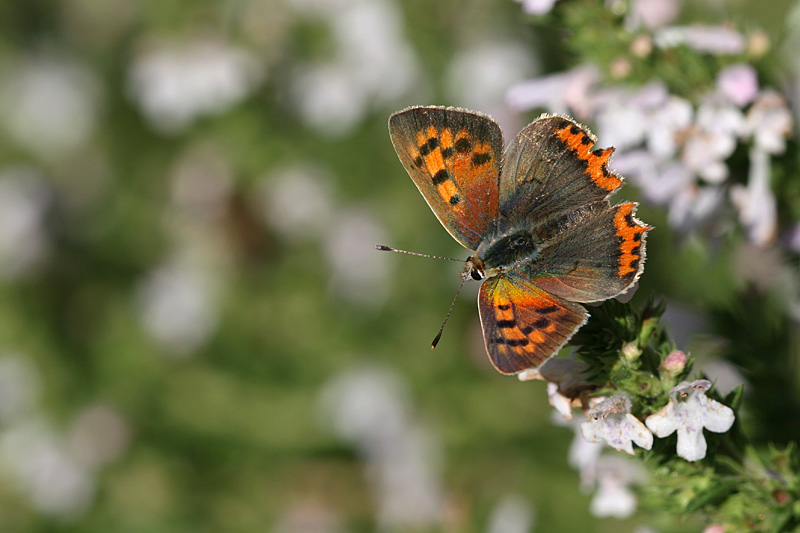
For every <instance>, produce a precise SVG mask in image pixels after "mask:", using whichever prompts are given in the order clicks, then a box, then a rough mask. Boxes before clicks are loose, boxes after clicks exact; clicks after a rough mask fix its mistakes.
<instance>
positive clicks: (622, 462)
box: [589, 455, 647, 518]
mask: <svg viewBox="0 0 800 533" xmlns="http://www.w3.org/2000/svg"><path fill="white" fill-rule="evenodd" d="M646 476H647V473H646V472H645V470H644V468H643V467H642V465H640V464H639V463H637V462H635V461H632V460H630V459H627V458H625V457H621V456H610V455H604V456H602V457H600V459H599V461H598V463H597V492H595V495H594V497H593V498H592V502H591V504H589V511H590V512H591V513H592V514H593V515H594V516H597V517H603V516H613V517H615V518H627V517H629V516H631V515H632V514H633V513H634V512H635V511H636V496H635V495H634V494H633V492H632V491H631V490H630V486H631V485H632V484H638V483H642V482H644V481H645V478H646Z"/></svg>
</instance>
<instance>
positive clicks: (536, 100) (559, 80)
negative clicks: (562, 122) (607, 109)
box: [506, 66, 600, 117]
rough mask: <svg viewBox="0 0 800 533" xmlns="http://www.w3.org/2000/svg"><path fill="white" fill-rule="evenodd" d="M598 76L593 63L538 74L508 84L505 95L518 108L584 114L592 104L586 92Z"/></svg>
mask: <svg viewBox="0 0 800 533" xmlns="http://www.w3.org/2000/svg"><path fill="white" fill-rule="evenodd" d="M599 77H600V74H599V72H598V71H597V69H596V68H595V67H592V66H582V67H576V68H574V69H572V70H568V71H567V72H562V73H558V74H551V75H549V76H541V77H539V78H534V79H532V80H527V81H523V82H521V83H518V84H516V85H514V86H513V87H511V89H509V91H508V94H506V101H507V102H508V105H509V106H510V107H511V108H512V109H515V110H517V111H527V110H529V109H535V108H544V109H546V110H547V111H549V112H550V113H569V114H574V115H576V116H578V117H586V116H588V115H589V114H590V112H591V106H592V105H593V104H592V101H593V99H592V98H591V97H590V95H589V93H590V91H591V90H592V86H593V85H594V83H595V82H596V81H597V80H598V79H599Z"/></svg>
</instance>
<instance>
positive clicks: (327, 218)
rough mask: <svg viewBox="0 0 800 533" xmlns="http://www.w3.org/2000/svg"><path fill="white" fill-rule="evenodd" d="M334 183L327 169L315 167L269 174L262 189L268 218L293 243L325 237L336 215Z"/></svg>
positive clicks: (297, 167) (301, 166)
mask: <svg viewBox="0 0 800 533" xmlns="http://www.w3.org/2000/svg"><path fill="white" fill-rule="evenodd" d="M333 183H334V179H333V176H332V175H331V173H330V172H328V170H327V169H324V168H321V167H318V166H315V165H311V164H299V165H294V166H289V167H285V168H281V169H278V170H274V171H271V172H269V173H268V174H267V175H266V176H264V178H263V180H262V182H261V187H260V189H259V196H260V198H261V201H260V204H261V205H260V207H261V211H262V213H263V215H264V218H265V219H266V221H267V223H268V224H269V225H270V226H271V227H272V228H273V229H274V230H276V231H277V232H278V233H279V234H280V235H282V236H283V237H285V238H286V239H289V240H293V239H299V238H308V237H312V236H314V237H318V236H320V235H322V234H323V233H324V230H325V228H327V227H329V225H330V223H331V219H332V216H333V211H334V206H333V198H334V196H335V194H334V187H333Z"/></svg>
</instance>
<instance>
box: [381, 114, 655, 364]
mask: <svg viewBox="0 0 800 533" xmlns="http://www.w3.org/2000/svg"><path fill="white" fill-rule="evenodd" d="M389 133H390V136H391V140H392V144H393V145H394V148H395V150H396V152H397V155H398V156H399V157H400V161H401V162H402V164H403V166H404V167H405V169H406V171H408V174H409V175H410V176H411V179H412V180H413V181H414V184H415V185H416V186H417V188H418V189H419V191H420V193H422V196H423V197H424V198H425V200H426V201H427V202H428V205H429V206H430V208H431V210H432V211H433V212H434V214H435V215H436V217H437V218H438V219H439V222H441V223H442V225H443V226H444V227H445V229H447V231H448V232H449V233H450V235H451V236H452V237H453V238H454V239H455V240H456V241H458V242H459V243H460V244H461V245H462V246H464V247H465V248H468V249H469V250H471V251H472V252H473V253H472V255H471V256H470V257H469V258H468V259H467V260H466V262H465V269H464V273H463V274H462V275H463V277H464V279H465V280H466V279H469V278H471V279H474V280H477V281H481V280H482V281H483V283H482V284H481V287H480V290H479V293H478V310H479V313H480V320H481V326H482V328H483V336H484V341H485V345H486V352H487V353H488V354H489V358H490V359H491V362H492V364H493V365H494V367H495V368H496V369H497V370H498V371H500V372H501V373H503V374H515V373H518V372H521V371H523V370H527V369H531V368H535V367H537V366H539V365H541V364H542V363H543V362H545V361H546V360H547V359H549V358H550V357H551V356H553V355H555V354H556V353H557V352H558V351H559V350H560V349H561V348H562V347H563V346H564V345H565V344H566V342H567V341H568V340H569V339H570V338H571V337H572V335H573V334H574V333H575V332H576V331H577V330H578V329H579V328H580V327H581V326H582V325H583V324H584V323H585V322H586V320H587V318H588V313H587V311H586V309H585V308H584V306H583V305H581V304H584V303H589V302H598V301H601V300H606V299H608V298H613V297H615V296H618V295H620V294H622V293H624V292H626V291H627V290H628V289H630V288H631V286H632V285H633V284H634V283H635V282H636V280H637V279H638V278H639V276H640V275H641V273H642V270H643V268H644V259H645V237H646V235H647V232H648V231H649V230H650V229H652V228H651V226H648V225H646V224H644V223H643V222H641V221H640V220H638V219H637V218H636V216H635V213H636V207H637V204H636V203H634V202H626V203H621V204H618V205H613V206H612V204H611V203H610V201H609V196H611V194H612V193H613V192H614V191H616V190H617V189H619V188H620V187H621V186H622V184H623V178H622V177H621V176H619V175H617V174H616V173H614V172H612V171H610V170H609V169H608V160H609V157H611V154H612V152H613V151H614V149H613V148H608V149H594V150H592V148H593V145H594V143H595V141H596V138H595V137H594V135H592V133H591V132H590V131H589V130H588V129H587V128H586V127H584V126H581V125H580V124H578V123H576V122H575V121H573V120H572V119H570V118H568V117H565V116H559V115H543V116H541V117H540V118H538V119H536V120H534V121H533V122H532V123H530V124H529V125H528V126H526V127H525V128H523V129H522V131H520V132H519V133H518V134H517V136H516V137H515V138H514V140H512V141H511V142H510V143H509V144H508V146H506V147H505V148H504V146H503V144H504V143H503V134H502V132H501V130H500V126H499V125H498V124H497V123H496V122H495V121H494V120H492V119H491V118H490V117H489V116H487V115H484V114H481V113H477V112H474V111H469V110H466V109H460V108H453V107H438V106H418V107H410V108H407V109H404V110H402V111H399V112H397V113H395V114H393V115H392V116H391V118H390V119H389ZM385 248H388V247H384V249H385ZM437 339H438V338H437Z"/></svg>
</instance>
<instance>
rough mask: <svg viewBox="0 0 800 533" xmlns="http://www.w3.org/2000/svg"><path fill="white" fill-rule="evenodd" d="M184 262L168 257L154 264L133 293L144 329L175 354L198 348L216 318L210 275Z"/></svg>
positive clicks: (209, 331) (212, 329) (212, 328)
mask: <svg viewBox="0 0 800 533" xmlns="http://www.w3.org/2000/svg"><path fill="white" fill-rule="evenodd" d="M187 263H188V261H186V260H172V261H170V262H168V263H167V264H164V265H161V266H159V267H157V268H155V269H154V270H153V271H151V272H150V273H149V274H148V275H147V277H146V278H145V279H144V280H142V282H141V283H140V284H139V287H138V294H137V296H138V300H139V306H140V316H141V320H142V323H143V325H144V328H145V330H146V331H147V332H148V333H149V334H150V335H151V336H152V337H153V338H154V339H155V340H157V341H158V342H160V343H161V344H162V345H164V347H165V348H167V350H169V352H170V354H171V355H175V356H188V355H190V354H191V353H192V352H193V351H194V350H196V349H197V348H199V347H200V346H201V345H202V344H203V343H204V342H205V341H206V340H207V339H208V337H209V336H210V335H211V334H212V333H213V332H214V330H215V329H216V326H217V321H218V317H217V310H216V296H217V295H216V290H215V287H214V285H213V282H212V279H211V277H210V276H208V275H207V274H206V273H205V272H201V270H200V269H198V268H194V267H192V266H191V265H189V264H187Z"/></svg>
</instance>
